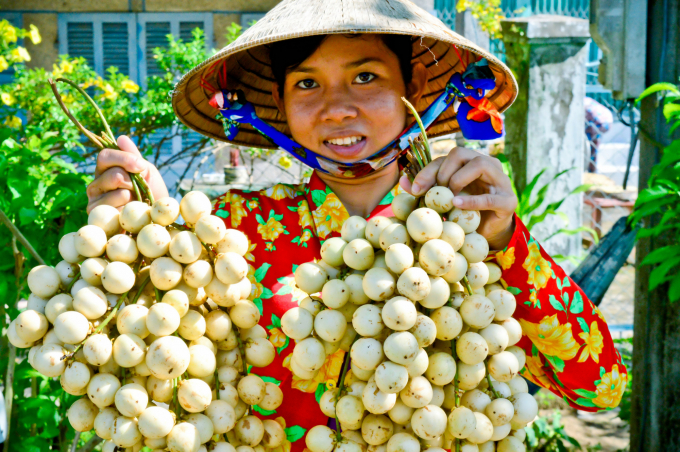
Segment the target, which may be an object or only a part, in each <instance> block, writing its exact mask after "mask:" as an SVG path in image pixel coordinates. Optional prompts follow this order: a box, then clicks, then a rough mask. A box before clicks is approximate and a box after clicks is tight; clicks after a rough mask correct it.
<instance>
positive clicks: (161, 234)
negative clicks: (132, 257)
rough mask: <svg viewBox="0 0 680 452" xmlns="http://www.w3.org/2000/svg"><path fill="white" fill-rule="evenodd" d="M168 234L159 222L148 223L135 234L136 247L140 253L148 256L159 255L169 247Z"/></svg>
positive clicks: (155, 256) (164, 252) (154, 256)
mask: <svg viewBox="0 0 680 452" xmlns="http://www.w3.org/2000/svg"><path fill="white" fill-rule="evenodd" d="M170 240H171V238H170V234H169V233H168V231H167V230H166V229H165V227H163V226H161V225H160V224H148V225H146V226H144V227H143V228H142V230H141V231H139V234H138V235H137V248H138V249H139V252H140V253H142V255H144V256H146V257H150V258H154V259H155V258H157V257H161V256H163V255H164V254H166V253H167V252H168V248H169V247H170Z"/></svg>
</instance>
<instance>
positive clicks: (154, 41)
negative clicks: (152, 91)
mask: <svg viewBox="0 0 680 452" xmlns="http://www.w3.org/2000/svg"><path fill="white" fill-rule="evenodd" d="M170 33H171V31H170V22H147V23H146V46H145V48H146V76H147V77H151V76H152V75H163V71H161V70H160V69H159V67H158V64H156V59H155V58H154V56H153V49H155V48H156V47H167V46H168V38H167V37H166V36H167V35H169V34H170Z"/></svg>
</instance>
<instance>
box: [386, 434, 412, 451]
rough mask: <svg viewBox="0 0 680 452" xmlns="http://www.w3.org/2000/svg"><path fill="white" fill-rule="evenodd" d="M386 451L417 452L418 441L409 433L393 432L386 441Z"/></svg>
mask: <svg viewBox="0 0 680 452" xmlns="http://www.w3.org/2000/svg"><path fill="white" fill-rule="evenodd" d="M385 450H386V452H419V451H420V442H419V441H418V440H417V439H416V437H415V436H413V435H411V434H410V433H405V432H400V433H395V434H394V435H392V437H391V438H390V439H389V441H387V447H386V449H385Z"/></svg>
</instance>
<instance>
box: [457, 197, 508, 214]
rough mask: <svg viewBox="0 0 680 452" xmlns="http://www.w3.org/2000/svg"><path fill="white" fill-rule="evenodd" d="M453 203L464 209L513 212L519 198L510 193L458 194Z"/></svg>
mask: <svg viewBox="0 0 680 452" xmlns="http://www.w3.org/2000/svg"><path fill="white" fill-rule="evenodd" d="M453 204H454V205H455V206H456V207H458V208H459V209H462V210H493V211H496V212H509V213H512V212H514V211H515V208H516V207H517V198H515V196H514V195H512V194H510V195H508V194H496V195H492V194H490V193H485V194H483V195H470V196H456V198H455V199H454V200H453Z"/></svg>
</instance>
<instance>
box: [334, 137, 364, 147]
mask: <svg viewBox="0 0 680 452" xmlns="http://www.w3.org/2000/svg"><path fill="white" fill-rule="evenodd" d="M363 139H364V138H363V137H359V136H354V137H345V138H331V139H330V140H328V143H330V144H334V145H336V146H351V145H353V144H354V143H358V142H359V141H361V140H363Z"/></svg>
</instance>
